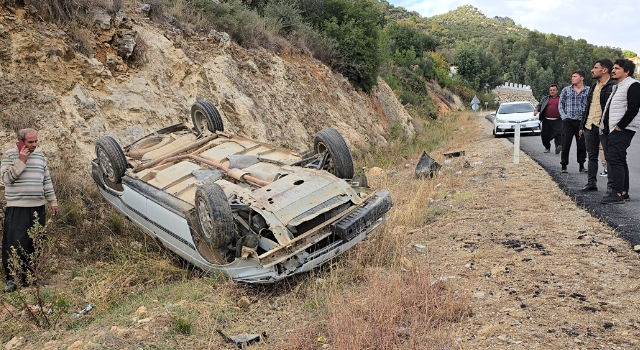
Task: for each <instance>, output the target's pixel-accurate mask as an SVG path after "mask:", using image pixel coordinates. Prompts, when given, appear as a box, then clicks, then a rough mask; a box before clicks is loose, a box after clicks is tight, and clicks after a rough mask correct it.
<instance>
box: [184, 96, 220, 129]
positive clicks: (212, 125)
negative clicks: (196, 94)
mask: <svg viewBox="0 0 640 350" xmlns="http://www.w3.org/2000/svg"><path fill="white" fill-rule="evenodd" d="M191 121H192V122H193V126H194V127H195V129H196V132H197V133H198V134H199V135H200V134H202V133H203V132H204V127H205V125H204V124H203V121H204V123H206V127H207V130H209V131H210V132H214V133H215V132H216V131H224V124H223V123H222V117H221V116H220V112H218V109H217V108H216V106H214V105H213V103H211V102H210V101H208V100H199V101H196V103H194V104H193V105H192V106H191Z"/></svg>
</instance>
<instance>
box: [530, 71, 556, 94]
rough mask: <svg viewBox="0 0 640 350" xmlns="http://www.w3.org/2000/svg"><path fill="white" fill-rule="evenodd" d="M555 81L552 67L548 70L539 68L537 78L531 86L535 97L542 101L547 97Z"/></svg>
mask: <svg viewBox="0 0 640 350" xmlns="http://www.w3.org/2000/svg"><path fill="white" fill-rule="evenodd" d="M554 81H555V76H554V74H553V70H552V69H551V67H549V68H547V69H543V68H538V72H537V74H536V77H535V78H534V79H533V82H532V84H531V92H532V93H533V96H534V97H535V98H536V99H538V101H540V100H541V99H542V98H543V97H544V96H545V95H547V92H548V91H549V86H550V85H551V84H554Z"/></svg>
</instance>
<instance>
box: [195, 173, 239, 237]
mask: <svg viewBox="0 0 640 350" xmlns="http://www.w3.org/2000/svg"><path fill="white" fill-rule="evenodd" d="M195 206H196V216H197V220H198V231H199V232H200V235H201V237H202V239H203V240H204V241H205V242H206V243H207V244H208V245H209V247H211V248H214V249H216V248H222V247H225V246H227V245H229V244H231V243H232V242H233V239H234V237H235V230H234V226H233V214H232V213H231V206H230V205H229V200H228V199H227V196H226V195H225V194H224V191H223V190H222V187H220V185H218V184H217V183H215V182H213V181H205V183H204V184H202V185H201V186H200V187H198V189H196V198H195Z"/></svg>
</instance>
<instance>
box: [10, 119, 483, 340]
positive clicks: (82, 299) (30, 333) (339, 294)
mask: <svg viewBox="0 0 640 350" xmlns="http://www.w3.org/2000/svg"><path fill="white" fill-rule="evenodd" d="M475 130H476V121H475V120H474V119H470V118H469V117H468V115H467V114H463V113H454V114H450V115H445V116H441V118H439V119H438V120H437V121H431V122H427V123H424V125H422V126H421V127H419V128H418V135H417V136H416V137H415V138H411V139H404V138H402V137H400V136H396V137H395V138H394V139H393V140H392V141H391V142H390V144H389V147H388V148H387V149H385V150H384V151H382V152H380V151H378V150H373V149H372V150H361V152H360V153H361V154H362V157H360V159H359V160H358V166H359V167H366V168H367V171H368V173H369V181H370V184H372V185H373V186H374V187H376V188H386V189H388V190H389V191H390V192H391V194H392V196H393V200H394V209H393V210H392V212H391V213H390V217H389V222H388V223H387V224H385V225H383V226H382V227H381V228H380V229H378V230H377V231H375V232H374V233H373V234H372V236H371V237H370V238H369V239H367V240H366V241H363V242H361V243H360V244H358V245H356V247H355V248H354V249H352V250H350V251H348V252H346V253H345V254H344V255H343V256H341V257H340V258H338V259H336V260H334V261H333V262H331V263H330V264H328V265H326V266H324V267H323V268H320V269H316V270H314V271H312V272H310V273H308V274H304V275H301V276H296V277H293V278H290V279H286V280H284V281H282V282H280V283H276V284H274V285H266V286H255V285H246V284H238V283H234V282H231V281H229V280H227V279H226V278H224V277H223V276H221V275H218V274H213V275H204V276H203V275H202V274H201V272H200V271H199V270H197V269H194V268H192V267H191V266H189V265H187V264H186V263H184V261H182V260H181V259H179V258H177V257H176V256H175V255H174V254H172V253H170V252H169V251H168V250H166V249H164V248H163V247H161V246H159V245H158V244H157V243H156V242H155V241H154V240H153V239H150V238H149V237H148V236H146V235H145V234H143V233H142V232H140V231H139V230H138V229H137V228H135V226H133V225H132V224H131V223H129V222H128V221H127V220H124V218H123V217H122V216H121V215H120V214H118V213H117V212H115V210H113V209H112V208H111V206H110V205H108V204H107V203H106V202H105V201H104V200H102V199H101V196H100V195H99V194H98V193H97V190H96V188H95V186H94V185H93V184H91V183H79V182H78V181H77V180H74V181H71V179H69V178H67V177H65V175H64V174H65V172H64V171H63V170H62V169H64V167H65V164H58V165H56V167H54V168H53V170H52V173H53V175H54V177H55V178H54V182H55V185H56V189H57V193H58V196H59V199H60V207H61V217H60V218H59V219H57V220H54V221H49V222H48V224H47V227H46V236H45V237H46V238H45V239H46V244H45V246H46V249H44V250H43V253H42V254H41V256H40V260H39V261H40V263H39V267H38V269H37V270H36V274H35V276H34V279H46V280H48V281H49V282H50V285H47V286H36V287H29V288H22V287H19V289H18V291H17V292H16V293H10V294H5V293H3V294H2V295H0V298H1V299H0V303H1V306H0V315H1V317H2V320H3V322H2V325H1V326H0V342H2V343H6V342H7V341H9V340H10V339H12V338H13V337H15V336H23V337H24V338H25V339H28V341H27V344H28V346H27V347H26V348H42V347H43V346H44V344H45V343H47V342H49V344H50V345H51V344H56V346H58V347H60V348H66V347H68V346H70V345H71V343H73V342H75V341H76V340H80V341H82V342H84V344H87V343H88V342H89V341H90V342H92V343H94V344H100V345H101V346H103V347H106V348H139V347H145V348H146V347H154V348H175V347H178V346H180V347H185V346H186V347H188V348H211V347H222V346H224V341H223V339H222V337H221V336H220V335H219V334H218V333H217V332H216V330H222V331H223V332H224V333H225V334H230V335H232V334H239V333H245V332H246V333H262V332H266V334H267V335H268V338H267V339H264V341H262V342H261V343H258V345H257V347H258V348H270V349H312V348H322V346H323V345H325V344H329V345H330V346H331V348H335V349H360V348H368V347H373V348H381V349H382V348H393V347H408V348H424V347H427V348H446V347H447V346H448V345H451V344H452V342H453V339H452V335H451V334H452V333H451V332H452V329H453V327H452V324H455V323H456V322H458V321H460V320H461V319H463V318H464V317H466V316H468V315H469V313H470V309H469V305H468V298H469V296H468V295H465V294H460V293H459V292H457V291H455V290H452V289H450V288H449V287H448V285H447V284H445V283H443V281H441V280H439V279H438V278H437V276H433V275H432V274H431V273H430V271H429V270H428V269H427V270H425V269H418V268H416V267H414V266H412V265H411V264H410V263H408V261H409V260H408V259H407V255H410V254H412V253H413V254H415V251H414V248H413V247H411V246H410V245H409V243H411V241H410V232H411V231H413V230H419V229H423V228H424V227H428V225H429V223H430V222H432V220H433V218H434V216H437V215H439V214H438V213H441V209H437V208H435V207H434V206H433V205H432V204H431V203H430V200H429V198H436V199H437V198H441V197H443V196H445V195H446V193H447V192H446V191H448V190H447V189H450V188H455V187H456V182H457V181H460V180H459V178H458V177H456V176H455V174H448V173H443V174H442V175H441V176H439V177H438V178H434V179H423V180H419V179H414V178H412V177H410V178H407V179H404V178H403V180H402V181H398V180H397V178H396V177H395V176H397V175H393V174H395V173H396V172H395V170H394V169H405V164H408V163H410V164H412V165H414V166H415V163H416V161H417V158H418V157H419V156H420V154H421V153H422V151H423V150H426V151H428V152H437V153H441V150H443V149H451V148H455V147H458V146H459V145H460V144H461V143H462V142H464V141H465V140H469V139H472V138H473V137H474V136H473V135H474V133H475ZM440 161H441V162H442V160H440ZM373 168H376V169H373ZM436 183H441V184H443V185H444V186H436ZM243 303H244V304H243ZM89 304H91V305H92V310H91V311H88V312H86V313H84V314H81V315H80V316H77V317H73V316H72V314H73V312H80V311H81V310H83V309H85V308H86V307H87V306H88V305H89ZM141 307H143V308H141ZM27 309H28V310H31V312H25V310H27ZM44 316H46V321H43V320H44V319H43V317H44ZM185 344H187V345H185Z"/></svg>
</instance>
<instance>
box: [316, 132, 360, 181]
mask: <svg viewBox="0 0 640 350" xmlns="http://www.w3.org/2000/svg"><path fill="white" fill-rule="evenodd" d="M313 149H314V151H315V152H316V154H323V153H328V157H327V162H326V163H325V166H324V167H323V169H324V170H327V171H328V172H330V173H332V174H333V175H335V176H337V177H339V178H341V179H351V178H353V173H354V171H353V157H352V156H351V151H350V150H349V147H348V146H347V143H346V142H345V141H344V138H343V137H342V135H340V133H339V132H338V130H336V129H333V128H325V129H322V130H320V131H318V133H317V134H316V137H315V138H314V140H313Z"/></svg>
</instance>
